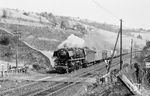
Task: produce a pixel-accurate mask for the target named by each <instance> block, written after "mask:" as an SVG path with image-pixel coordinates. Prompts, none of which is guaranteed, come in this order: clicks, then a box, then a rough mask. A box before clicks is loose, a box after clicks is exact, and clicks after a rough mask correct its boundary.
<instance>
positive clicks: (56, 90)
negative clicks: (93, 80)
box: [30, 58, 128, 96]
mask: <svg viewBox="0 0 150 96" xmlns="http://www.w3.org/2000/svg"><path fill="white" fill-rule="evenodd" d="M126 59H128V58H126ZM113 63H119V62H118V60H117V61H115V62H113ZM113 66H116V64H115V65H113ZM96 70H100V71H102V70H105V69H104V68H103V67H101V68H96V69H95V70H94V71H96ZM92 71H93V70H92ZM90 73H91V72H88V73H84V74H81V75H80V77H87V78H89V77H92V76H93V75H92V74H90ZM74 81H76V82H74ZM81 82H84V80H83V79H82V80H76V79H74V80H73V82H65V83H60V84H59V85H55V86H54V87H50V88H48V89H45V90H41V91H39V92H37V93H34V94H32V95H30V96H57V95H58V94H60V93H63V91H65V90H66V89H67V88H69V87H72V86H74V85H76V84H79V83H81Z"/></svg>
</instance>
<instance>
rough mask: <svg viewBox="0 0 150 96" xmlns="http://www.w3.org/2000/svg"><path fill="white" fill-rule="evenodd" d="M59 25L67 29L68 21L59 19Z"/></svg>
mask: <svg viewBox="0 0 150 96" xmlns="http://www.w3.org/2000/svg"><path fill="white" fill-rule="evenodd" d="M60 27H61V28H62V29H67V28H69V22H68V21H61V23H60Z"/></svg>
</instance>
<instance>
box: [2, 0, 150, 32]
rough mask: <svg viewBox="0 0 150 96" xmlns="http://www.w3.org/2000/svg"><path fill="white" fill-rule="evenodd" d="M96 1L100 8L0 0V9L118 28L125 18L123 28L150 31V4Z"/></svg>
mask: <svg viewBox="0 0 150 96" xmlns="http://www.w3.org/2000/svg"><path fill="white" fill-rule="evenodd" d="M95 1H97V2H98V3H99V4H100V7H98V6H97V5H96V4H95V3H94V2H93V1H92V0H0V7H1V8H13V9H16V8H17V9H20V10H25V11H32V12H42V11H47V12H52V13H53V14H56V15H63V16H72V17H80V18H83V19H89V20H94V21H97V22H106V23H110V24H117V25H119V18H122V19H123V20H124V23H123V24H124V26H128V27H131V28H146V29H150V0H95ZM108 10H109V11H108ZM110 13H111V14H110ZM112 14H113V15H112ZM116 17H117V18H116Z"/></svg>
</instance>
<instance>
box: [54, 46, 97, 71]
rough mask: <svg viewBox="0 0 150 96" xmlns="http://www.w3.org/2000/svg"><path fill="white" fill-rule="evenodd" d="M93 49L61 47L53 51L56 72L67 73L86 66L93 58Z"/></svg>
mask: <svg viewBox="0 0 150 96" xmlns="http://www.w3.org/2000/svg"><path fill="white" fill-rule="evenodd" d="M95 53H96V52H95V51H93V50H90V49H88V48H61V49H58V50H57V51H54V54H53V58H55V60H54V63H55V64H54V68H55V70H56V71H57V72H58V73H66V72H67V73H69V72H71V71H74V70H78V69H81V68H86V67H88V66H89V65H88V62H91V61H94V60H95Z"/></svg>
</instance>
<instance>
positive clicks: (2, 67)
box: [0, 62, 28, 77]
mask: <svg viewBox="0 0 150 96" xmlns="http://www.w3.org/2000/svg"><path fill="white" fill-rule="evenodd" d="M27 69H28V67H27V66H22V67H15V66H12V67H11V65H9V63H6V62H3V63H2V62H1V63H0V77H6V76H8V75H10V74H11V75H13V74H19V73H27Z"/></svg>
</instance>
